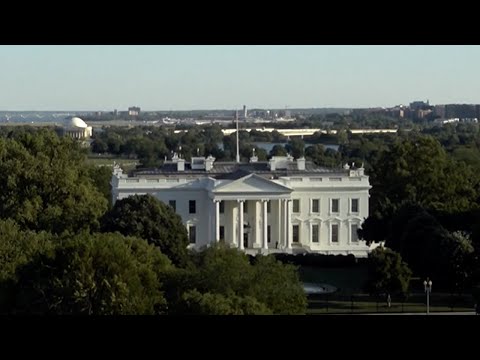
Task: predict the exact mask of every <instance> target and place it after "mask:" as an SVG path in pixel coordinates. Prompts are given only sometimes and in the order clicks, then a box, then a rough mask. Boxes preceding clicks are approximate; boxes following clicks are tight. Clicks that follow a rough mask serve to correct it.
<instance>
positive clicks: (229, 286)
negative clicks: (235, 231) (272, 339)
mask: <svg viewBox="0 0 480 360" xmlns="http://www.w3.org/2000/svg"><path fill="white" fill-rule="evenodd" d="M166 296H167V299H168V303H169V308H170V309H171V310H172V312H173V313H180V314H182V313H201V314H205V313H209V314H227V313H228V314H240V313H243V314H254V313H255V314H263V313H273V314H304V313H305V310H306V296H305V293H304V291H303V287H302V285H301V283H300V281H299V278H298V274H297V271H296V269H295V268H294V267H292V266H290V265H283V264H282V263H281V262H279V261H276V260H275V259H274V258H272V257H265V258H264V257H261V256H259V257H258V258H256V259H255V261H254V263H253V264H250V262H249V259H248V257H247V256H246V255H245V254H244V253H242V252H240V251H238V250H237V249H230V248H227V247H226V246H224V245H215V246H212V247H210V248H208V249H206V250H204V251H202V252H199V253H194V254H193V255H192V263H191V266H190V267H188V268H187V269H180V270H178V271H175V273H174V274H173V275H172V276H171V277H170V278H169V280H168V281H167V283H166Z"/></svg>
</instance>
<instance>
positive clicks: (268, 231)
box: [267, 225, 272, 242]
mask: <svg viewBox="0 0 480 360" xmlns="http://www.w3.org/2000/svg"><path fill="white" fill-rule="evenodd" d="M267 241H268V242H271V241H272V232H271V227H270V225H267Z"/></svg>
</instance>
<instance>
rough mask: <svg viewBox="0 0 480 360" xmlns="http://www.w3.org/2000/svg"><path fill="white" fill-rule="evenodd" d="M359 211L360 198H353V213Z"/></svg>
mask: <svg viewBox="0 0 480 360" xmlns="http://www.w3.org/2000/svg"><path fill="white" fill-rule="evenodd" d="M357 212H358V199H352V213H357Z"/></svg>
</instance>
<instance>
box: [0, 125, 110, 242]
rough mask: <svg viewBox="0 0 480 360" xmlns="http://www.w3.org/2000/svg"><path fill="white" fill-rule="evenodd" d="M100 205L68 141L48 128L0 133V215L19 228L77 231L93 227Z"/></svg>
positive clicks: (74, 146) (78, 153)
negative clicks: (5, 135) (8, 135)
mask: <svg viewBox="0 0 480 360" xmlns="http://www.w3.org/2000/svg"><path fill="white" fill-rule="evenodd" d="M106 208H107V200H106V199H105V198H104V197H103V196H102V195H101V194H100V193H99V191H98V190H97V189H96V187H95V186H94V184H93V182H92V180H91V178H90V177H89V174H88V170H87V166H86V163H85V154H84V152H83V151H82V150H81V149H80V148H79V145H78V144H76V143H75V142H73V140H71V139H68V138H59V137H58V136H57V135H56V134H55V133H54V132H53V131H48V130H42V131H38V133H36V134H31V133H23V134H20V135H18V136H17V138H16V139H15V138H13V137H11V138H0V218H3V219H7V218H11V219H13V220H15V221H16V222H17V223H18V224H19V225H20V226H21V227H22V228H25V229H31V230H45V231H49V232H52V233H62V232H63V231H70V232H78V231H80V230H82V229H96V228H97V227H98V225H99V222H98V219H99V218H100V217H101V216H102V215H103V213H104V212H105V210H106Z"/></svg>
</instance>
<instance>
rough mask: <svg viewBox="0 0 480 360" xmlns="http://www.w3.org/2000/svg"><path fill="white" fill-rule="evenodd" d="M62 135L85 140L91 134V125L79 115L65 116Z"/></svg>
mask: <svg viewBox="0 0 480 360" xmlns="http://www.w3.org/2000/svg"><path fill="white" fill-rule="evenodd" d="M62 135H64V136H70V137H72V138H74V139H80V140H86V139H88V138H90V137H91V136H92V127H91V126H88V125H87V124H86V123H85V121H83V120H82V119H80V118H79V117H76V116H73V117H70V118H67V119H66V120H65V122H64V124H63V128H62Z"/></svg>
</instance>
